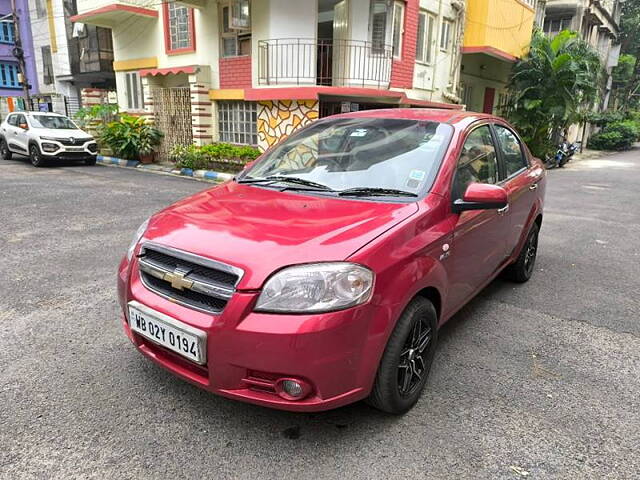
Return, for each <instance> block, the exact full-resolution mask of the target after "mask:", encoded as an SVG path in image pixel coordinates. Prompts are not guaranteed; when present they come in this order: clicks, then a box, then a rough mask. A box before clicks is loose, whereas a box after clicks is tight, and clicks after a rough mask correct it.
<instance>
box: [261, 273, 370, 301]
mask: <svg viewBox="0 0 640 480" xmlns="http://www.w3.org/2000/svg"><path fill="white" fill-rule="evenodd" d="M372 291H373V272H372V271H371V270H369V269H368V268H367V267H364V266H362V265H358V264H355V263H348V262H331V263H329V262H328V263H313V264H308V265H296V266H293V267H288V268H285V269H283V270H281V271H279V272H278V273H276V274H275V275H273V276H272V277H271V278H270V279H269V280H267V283H266V284H265V286H264V288H263V289H262V293H261V294H260V297H259V298H258V303H257V304H256V307H255V310H256V311H262V312H288V313H308V312H314V313H317V312H329V311H333V310H342V309H344V308H348V307H353V306H354V305H359V304H361V303H364V302H366V301H367V300H369V298H371V292H372Z"/></svg>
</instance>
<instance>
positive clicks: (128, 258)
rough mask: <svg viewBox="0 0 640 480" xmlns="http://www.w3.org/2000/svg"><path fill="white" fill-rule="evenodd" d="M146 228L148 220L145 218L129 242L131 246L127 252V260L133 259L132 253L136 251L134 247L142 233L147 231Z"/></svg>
mask: <svg viewBox="0 0 640 480" xmlns="http://www.w3.org/2000/svg"><path fill="white" fill-rule="evenodd" d="M148 226H149V219H148V218H147V219H146V220H145V221H144V222H142V225H140V226H139V227H138V230H136V233H135V235H134V236H133V239H132V240H131V244H130V245H129V249H128V250H127V260H129V261H131V257H133V252H134V250H135V249H136V245H138V242H139V241H140V239H141V238H142V236H143V235H144V232H146V231H147V227H148Z"/></svg>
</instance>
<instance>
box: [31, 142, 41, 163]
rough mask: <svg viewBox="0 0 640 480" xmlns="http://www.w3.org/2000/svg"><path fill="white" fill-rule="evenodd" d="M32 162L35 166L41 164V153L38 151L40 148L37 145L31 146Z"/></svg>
mask: <svg viewBox="0 0 640 480" xmlns="http://www.w3.org/2000/svg"><path fill="white" fill-rule="evenodd" d="M31 164H32V165H33V166H34V167H37V166H38V165H40V154H39V153H38V149H37V148H36V147H31Z"/></svg>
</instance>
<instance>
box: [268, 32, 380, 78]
mask: <svg viewBox="0 0 640 480" xmlns="http://www.w3.org/2000/svg"><path fill="white" fill-rule="evenodd" d="M392 59H393V57H392V48H391V46H390V45H374V44H372V43H371V42H365V41H360V40H316V39H309V38H283V39H272V40H261V41H259V42H258V83H259V84H260V85H270V86H271V85H279V86H284V85H287V86H292V85H299V86H315V85H318V86H339V87H366V88H377V89H386V88H388V87H389V80H390V78H391V62H392Z"/></svg>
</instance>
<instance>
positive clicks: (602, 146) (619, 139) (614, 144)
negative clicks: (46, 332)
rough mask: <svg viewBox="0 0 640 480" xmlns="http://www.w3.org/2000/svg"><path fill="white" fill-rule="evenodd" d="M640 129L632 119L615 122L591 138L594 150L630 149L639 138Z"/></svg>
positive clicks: (590, 141)
mask: <svg viewBox="0 0 640 480" xmlns="http://www.w3.org/2000/svg"><path fill="white" fill-rule="evenodd" d="M639 135H640V129H639V128H638V126H637V125H636V123H635V122H634V121H632V120H625V121H622V122H613V123H611V124H609V125H607V126H605V127H604V128H603V129H602V131H600V132H598V133H596V134H594V135H592V136H591V138H589V148H592V149H594V150H628V149H630V148H631V147H632V146H633V144H634V142H636V140H638V136H639Z"/></svg>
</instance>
